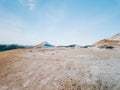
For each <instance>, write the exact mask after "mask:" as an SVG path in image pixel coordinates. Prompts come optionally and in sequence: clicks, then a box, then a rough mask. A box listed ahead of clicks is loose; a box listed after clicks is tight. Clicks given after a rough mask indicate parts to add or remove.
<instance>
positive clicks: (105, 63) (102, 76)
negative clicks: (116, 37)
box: [0, 48, 120, 90]
mask: <svg viewBox="0 0 120 90" xmlns="http://www.w3.org/2000/svg"><path fill="white" fill-rule="evenodd" d="M0 90H120V49H113V50H105V49H88V48H75V49H72V48H48V49H18V50H11V51H6V52H1V53H0Z"/></svg>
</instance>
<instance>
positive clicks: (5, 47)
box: [0, 44, 29, 51]
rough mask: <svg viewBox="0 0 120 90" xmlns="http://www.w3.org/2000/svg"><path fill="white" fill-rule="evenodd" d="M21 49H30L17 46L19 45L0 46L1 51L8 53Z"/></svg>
mask: <svg viewBox="0 0 120 90" xmlns="http://www.w3.org/2000/svg"><path fill="white" fill-rule="evenodd" d="M20 48H29V46H23V45H17V44H11V45H6V44H0V51H7V50H13V49H20Z"/></svg>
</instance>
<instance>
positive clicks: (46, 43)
mask: <svg viewBox="0 0 120 90" xmlns="http://www.w3.org/2000/svg"><path fill="white" fill-rule="evenodd" d="M48 47H54V45H52V44H50V43H48V42H46V41H44V42H42V43H40V44H38V45H36V46H35V48H48Z"/></svg>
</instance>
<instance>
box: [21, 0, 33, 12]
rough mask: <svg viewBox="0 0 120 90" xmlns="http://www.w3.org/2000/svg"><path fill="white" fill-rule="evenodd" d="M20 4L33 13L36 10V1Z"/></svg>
mask: <svg viewBox="0 0 120 90" xmlns="http://www.w3.org/2000/svg"><path fill="white" fill-rule="evenodd" d="M20 3H21V4H22V5H23V6H25V7H28V8H29V10H31V11H33V10H34V9H35V1H34V0H20Z"/></svg>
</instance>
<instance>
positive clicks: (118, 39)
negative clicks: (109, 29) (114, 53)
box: [94, 33, 120, 46]
mask: <svg viewBox="0 0 120 90" xmlns="http://www.w3.org/2000/svg"><path fill="white" fill-rule="evenodd" d="M94 45H95V46H120V33H119V34H116V35H114V36H112V37H111V38H108V39H103V40H101V41H99V42H97V43H95V44H94Z"/></svg>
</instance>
